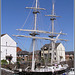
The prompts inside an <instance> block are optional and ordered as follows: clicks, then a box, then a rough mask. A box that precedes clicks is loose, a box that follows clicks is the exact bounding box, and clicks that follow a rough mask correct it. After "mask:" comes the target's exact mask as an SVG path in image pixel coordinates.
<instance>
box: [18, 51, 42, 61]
mask: <svg viewBox="0 0 75 75" xmlns="http://www.w3.org/2000/svg"><path fill="white" fill-rule="evenodd" d="M34 53H35V54H34V56H35V60H36V62H39V60H40V57H41V51H40V50H36V51H35V52H34ZM17 58H18V59H19V60H20V61H32V52H28V51H19V52H17Z"/></svg>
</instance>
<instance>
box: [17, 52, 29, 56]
mask: <svg viewBox="0 0 75 75" xmlns="http://www.w3.org/2000/svg"><path fill="white" fill-rule="evenodd" d="M28 54H29V52H28V51H19V52H17V55H28Z"/></svg>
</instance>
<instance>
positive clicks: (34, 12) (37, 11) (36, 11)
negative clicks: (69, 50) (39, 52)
mask: <svg viewBox="0 0 75 75" xmlns="http://www.w3.org/2000/svg"><path fill="white" fill-rule="evenodd" d="M26 8H27V9H34V11H33V14H34V29H33V30H29V29H17V30H19V31H30V32H31V33H30V35H31V36H26V35H13V36H16V37H26V38H32V42H33V55H32V68H31V71H34V68H35V58H34V51H35V41H36V39H44V40H51V41H52V57H51V58H52V60H51V64H52V63H53V61H54V56H53V53H54V45H55V44H54V41H56V40H61V41H67V40H64V39H58V37H59V36H57V38H53V37H55V36H54V34H58V35H60V34H62V35H66V34H65V33H55V32H54V20H55V17H59V16H56V15H54V3H53V8H52V15H46V16H50V17H51V19H50V20H51V21H52V31H51V32H48V31H40V30H37V29H36V23H37V14H38V13H39V10H45V9H44V8H39V7H38V0H36V5H35V7H26ZM38 33H47V34H51V35H50V36H49V37H51V38H47V37H36V35H39V34H38Z"/></svg>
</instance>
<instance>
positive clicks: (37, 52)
mask: <svg viewBox="0 0 75 75" xmlns="http://www.w3.org/2000/svg"><path fill="white" fill-rule="evenodd" d="M40 52H41V50H36V51H34V53H35V54H39V53H40ZM32 53H33V52H29V54H32Z"/></svg>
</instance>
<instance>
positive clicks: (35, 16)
mask: <svg viewBox="0 0 75 75" xmlns="http://www.w3.org/2000/svg"><path fill="white" fill-rule="evenodd" d="M37 13H38V12H37V0H36V9H35V11H34V12H33V14H34V30H36V20H37ZM36 35H37V34H36V33H35V32H33V33H32V34H31V36H36ZM32 41H33V56H32V69H31V70H32V71H34V68H35V58H34V51H35V41H36V40H35V39H32Z"/></svg>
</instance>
